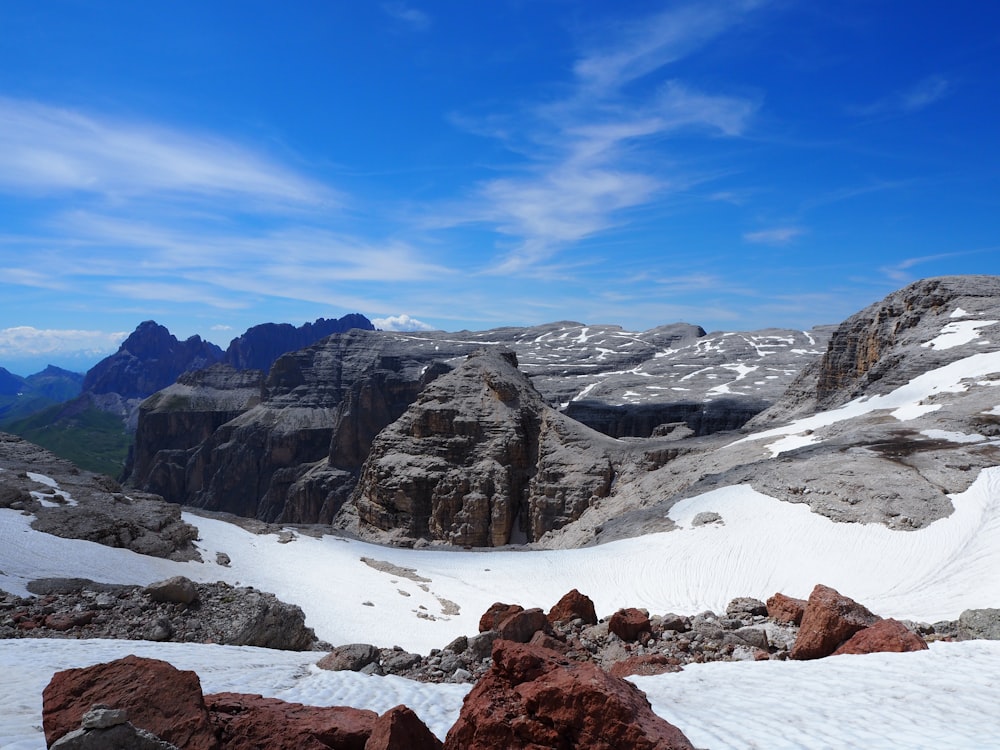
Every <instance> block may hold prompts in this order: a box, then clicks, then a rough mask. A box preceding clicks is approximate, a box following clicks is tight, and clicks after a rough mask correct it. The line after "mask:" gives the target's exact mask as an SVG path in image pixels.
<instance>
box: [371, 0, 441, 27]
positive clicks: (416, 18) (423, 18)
mask: <svg viewBox="0 0 1000 750" xmlns="http://www.w3.org/2000/svg"><path fill="white" fill-rule="evenodd" d="M382 11H383V12H385V13H386V14H388V15H389V16H390V17H391V18H393V19H395V20H396V21H399V22H400V23H402V24H404V25H406V26H407V27H409V28H410V29H412V30H413V31H426V30H427V29H429V28H430V26H431V17H430V16H429V15H427V14H426V13H424V12H423V11H422V10H418V9H417V8H413V7H411V6H410V5H409V4H408V3H404V2H391V3H382Z"/></svg>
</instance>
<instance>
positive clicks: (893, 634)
mask: <svg viewBox="0 0 1000 750" xmlns="http://www.w3.org/2000/svg"><path fill="white" fill-rule="evenodd" d="M926 648H927V641H925V640H924V639H923V638H921V637H920V636H919V635H917V634H916V633H914V632H912V631H910V630H908V629H907V627H906V626H905V625H904V624H903V623H901V622H900V621H899V620H893V619H891V618H890V619H887V620H879V621H878V622H876V623H875V624H874V625H872V626H871V627H868V628H865V629H864V630H859V631H858V632H857V633H855V634H854V635H853V636H851V638H850V639H849V640H848V641H847V642H846V643H845V644H844V645H842V646H841V647H840V648H838V649H837V650H836V651H834V652H833V655H834V656H838V655H839V654H875V653H878V652H880V651H891V652H894V653H902V652H904V651H923V650H925V649H926Z"/></svg>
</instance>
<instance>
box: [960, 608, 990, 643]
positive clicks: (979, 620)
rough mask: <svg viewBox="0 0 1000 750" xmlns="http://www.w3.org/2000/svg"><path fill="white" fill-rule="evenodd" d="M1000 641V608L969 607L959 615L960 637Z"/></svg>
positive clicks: (964, 639) (961, 638) (966, 639)
mask: <svg viewBox="0 0 1000 750" xmlns="http://www.w3.org/2000/svg"><path fill="white" fill-rule="evenodd" d="M977 638H978V639H982V640H986V641H1000V609H967V610H965V611H964V612H963V613H962V614H961V615H959V616H958V639H959V640H960V641H968V640H973V639H977Z"/></svg>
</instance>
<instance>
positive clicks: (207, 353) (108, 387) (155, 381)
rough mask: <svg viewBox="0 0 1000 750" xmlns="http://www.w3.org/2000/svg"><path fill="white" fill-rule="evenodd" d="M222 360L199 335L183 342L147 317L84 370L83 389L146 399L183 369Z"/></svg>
mask: <svg viewBox="0 0 1000 750" xmlns="http://www.w3.org/2000/svg"><path fill="white" fill-rule="evenodd" d="M221 359H222V349H220V348H219V347H217V346H216V345H215V344H212V343H210V342H208V341H202V339H201V337H200V336H192V337H191V338H189V339H187V340H186V341H178V340H177V337H176V336H174V335H173V334H171V333H170V331H168V330H167V329H166V328H164V327H163V326H161V325H159V324H158V323H156V322H154V321H152V320H147V321H145V322H144V323H140V324H139V327H138V328H136V329H135V331H133V332H132V334H131V335H130V336H129V337H128V338H127V339H125V341H124V342H123V343H122V345H121V347H119V349H118V351H117V352H116V353H115V354H112V355H111V356H110V357H107V358H105V359H103V360H101V361H100V362H99V363H97V364H96V365H94V367H92V368H91V369H90V370H89V371H88V372H87V376H86V377H85V378H84V381H83V390H84V391H90V392H91V393H95V394H102V393H116V394H118V395H119V396H121V397H122V398H123V399H132V398H140V399H141V398H146V396H149V395H150V394H152V393H155V392H156V391H158V390H160V389H161V388H166V387H167V386H168V385H170V384H171V383H173V382H174V381H175V380H176V379H177V376H178V375H180V374H181V373H183V372H189V371H192V370H200V369H202V368H204V367H208V366H209V365H212V364H215V363H216V362H218V361H219V360H221Z"/></svg>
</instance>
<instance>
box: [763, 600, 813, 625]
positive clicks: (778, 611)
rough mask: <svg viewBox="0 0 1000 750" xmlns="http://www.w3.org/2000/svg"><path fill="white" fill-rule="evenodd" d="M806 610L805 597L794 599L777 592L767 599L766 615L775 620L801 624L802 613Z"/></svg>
mask: <svg viewBox="0 0 1000 750" xmlns="http://www.w3.org/2000/svg"><path fill="white" fill-rule="evenodd" d="M805 610H806V600H805V599H795V598H793V597H791V596H785V595H784V594H781V593H778V594H775V595H774V596H772V597H771V598H770V599H768V600H767V616H768V617H770V618H772V619H774V620H776V621H777V622H783V623H787V624H789V625H801V624H802V614H803V613H804V612H805Z"/></svg>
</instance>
